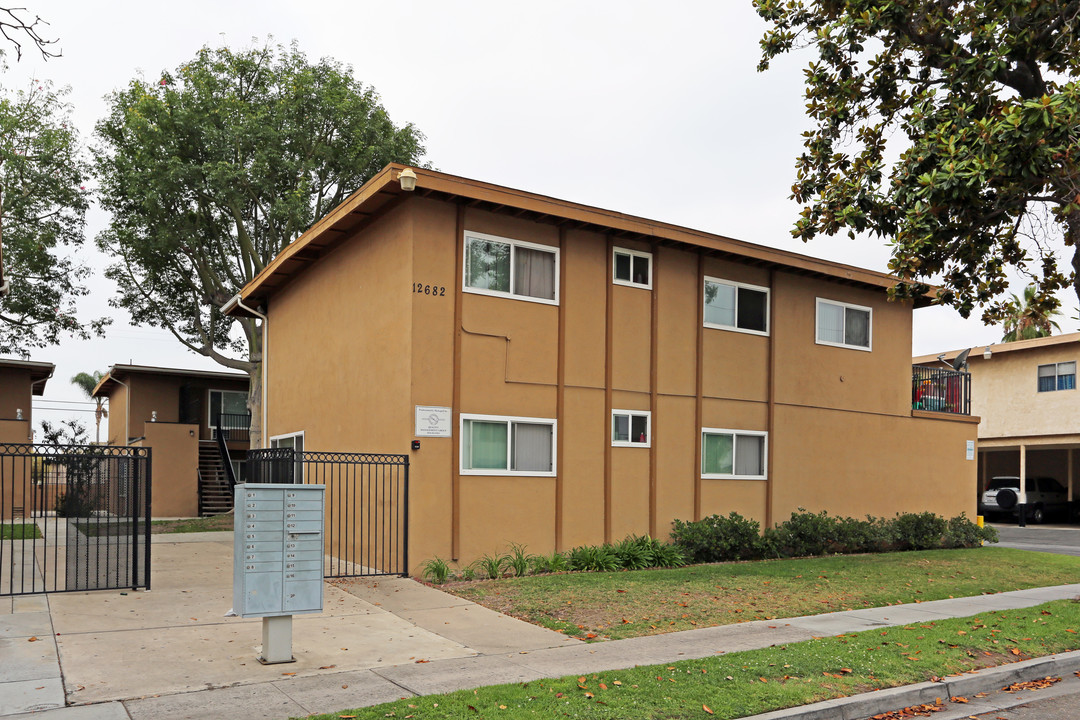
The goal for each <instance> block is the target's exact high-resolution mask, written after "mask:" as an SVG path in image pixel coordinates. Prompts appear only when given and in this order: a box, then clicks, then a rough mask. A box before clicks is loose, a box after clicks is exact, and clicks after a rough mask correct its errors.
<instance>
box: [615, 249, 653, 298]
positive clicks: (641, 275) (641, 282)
mask: <svg viewBox="0 0 1080 720" xmlns="http://www.w3.org/2000/svg"><path fill="white" fill-rule="evenodd" d="M613 252H614V258H613V260H614V263H613V264H614V265H615V270H614V272H615V277H613V278H612V282H614V283H615V284H616V285H629V286H630V287H639V288H644V289H646V290H648V289H650V288H652V253H647V252H642V251H640V250H627V249H626V248H619V247H617V248H615V250H614V251H613Z"/></svg>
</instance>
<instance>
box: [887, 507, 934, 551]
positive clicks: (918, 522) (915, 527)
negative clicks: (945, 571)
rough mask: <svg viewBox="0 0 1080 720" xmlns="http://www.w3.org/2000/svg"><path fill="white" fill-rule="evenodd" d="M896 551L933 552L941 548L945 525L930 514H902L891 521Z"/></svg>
mask: <svg viewBox="0 0 1080 720" xmlns="http://www.w3.org/2000/svg"><path fill="white" fill-rule="evenodd" d="M893 527H894V528H895V533H896V535H895V540H896V549H897V550H933V549H935V548H939V547H941V543H942V538H943V537H944V536H945V530H946V527H947V523H946V522H945V519H944V518H943V517H941V516H940V515H935V514H934V513H932V512H922V513H904V514H903V515H897V516H896V519H895V520H893Z"/></svg>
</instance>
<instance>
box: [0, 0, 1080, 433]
mask: <svg viewBox="0 0 1080 720" xmlns="http://www.w3.org/2000/svg"><path fill="white" fill-rule="evenodd" d="M24 4H26V5H28V6H29V8H30V11H31V12H35V13H37V14H39V15H41V16H42V18H43V19H45V20H47V21H48V22H49V23H50V26H49V28H46V34H51V35H52V36H53V37H57V38H59V40H60V43H59V44H60V47H61V49H62V51H63V57H61V58H57V59H53V60H50V61H48V62H47V63H45V62H42V61H40V60H39V59H37V58H36V57H34V56H33V54H32V51H28V52H26V53H24V56H23V60H22V62H20V63H15V62H14V58H13V57H10V58H9V64H10V65H11V69H10V70H9V72H8V74H7V76H6V77H5V78H4V79H3V82H4V85H6V86H8V87H13V86H16V85H18V84H19V83H22V82H25V81H26V79H27V78H29V77H30V76H32V75H33V76H36V77H38V78H49V79H52V80H53V81H55V82H56V83H57V84H58V85H70V86H71V88H72V95H71V101H72V103H73V104H74V106H75V121H76V124H77V126H78V127H79V128H80V131H81V133H82V135H83V138H84V139H87V140H88V139H90V136H91V132H92V129H93V125H94V123H95V122H96V120H97V119H98V118H100V117H102V116H103V115H104V113H105V107H106V106H105V103H104V100H103V98H104V96H105V94H106V93H108V92H110V91H112V90H114V89H117V88H120V87H122V86H124V85H125V84H126V83H127V82H128V81H129V80H130V79H131V78H133V77H135V76H137V75H138V74H140V73H143V74H145V75H146V76H147V77H150V78H153V77H156V76H157V74H158V73H160V72H161V71H162V70H165V69H169V70H172V69H175V68H176V67H177V66H178V65H180V64H181V63H183V62H184V61H186V60H188V59H190V58H191V57H192V56H193V55H194V54H195V53H196V51H197V50H198V49H199V48H200V47H201V46H203V45H210V46H217V45H220V44H222V43H226V44H228V45H230V46H232V47H246V46H248V45H249V44H251V43H252V42H253V40H254V42H259V43H261V42H264V41H265V38H266V36H267V35H272V36H273V37H274V39H275V41H279V42H282V43H288V42H290V41H291V40H293V39H295V40H297V41H298V42H299V45H300V48H301V49H302V50H304V51H305V52H306V53H307V54H308V56H309V57H311V58H312V59H315V58H318V57H322V56H330V57H334V58H336V59H338V60H341V61H342V62H345V63H348V64H351V65H352V67H353V71H354V73H355V75H356V77H357V78H359V79H360V80H361V81H363V82H364V83H366V84H369V85H372V86H374V87H375V88H376V90H377V91H378V92H379V93H380V94H381V96H382V100H383V103H384V105H385V107H386V109H387V111H388V112H389V114H390V117H391V118H392V119H393V120H394V121H395V122H396V123H398V124H403V123H405V122H412V123H415V124H416V126H417V127H418V128H419V129H420V130H421V131H422V132H423V133H424V134H425V135H427V149H428V159H429V160H430V161H431V162H432V164H433V165H434V167H435V168H437V169H439V170H442V171H445V172H449V173H453V174H456V175H462V176H465V177H471V178H476V179H479V180H484V181H488V182H493V183H498V184H501V185H507V186H510V187H514V188H520V189H523V190H528V191H531V192H537V193H543V194H546V195H551V196H555V197H558V198H564V199H567V200H573V201H576V202H582V203H586V204H589V205H595V206H598V207H602V208H608V209H612V210H619V211H623V212H629V213H633V214H635V215H640V216H644V217H648V218H654V219H657V220H662V221H665V222H672V223H676V224H679V225H684V226H687V227H691V228H697V229H701V230H706V231H709V232H715V233H719V234H723V235H727V236H730V237H735V238H739V239H742V240H747V241H751V242H755V243H760V244H762V245H770V246H773V247H780V248H784V249H788V250H794V251H796V252H801V253H805V254H808V255H813V256H816V257H822V258H827V259H830V260H836V261H840V262H845V263H850V264H853V265H859V266H863V267H867V268H872V269H875V270H884V269H885V268H886V263H887V261H888V249H887V248H886V247H885V246H884V245H883V244H882V243H881V242H880V241H877V240H873V239H866V240H859V241H850V240H847V239H846V238H843V239H840V238H835V239H833V238H825V239H818V240H814V241H812V242H811V243H809V244H804V243H802V242H801V241H796V240H793V239H791V237H790V228H791V226H792V224H793V222H794V219H795V217H796V215H797V211H798V207H797V206H796V205H795V204H794V203H793V202H792V201H790V200H788V195H789V194H790V188H791V183H792V180H793V178H794V170H793V168H794V158H795V156H796V155H797V154H798V152H799V150H800V148H801V142H800V133H801V132H802V131H803V130H804V129H805V128H806V127H807V126H808V123H807V121H806V119H805V117H804V114H803V98H802V67H803V65H804V64H805V60H806V58H805V57H803V58H794V57H788V58H783V59H781V60H780V61H779V62H775V63H774V64H773V69H771V70H770V71H769V72H767V73H764V74H759V73H758V72H756V70H755V67H756V64H757V61H758V57H759V51H758V46H757V41H758V39H759V38H760V36H761V34H762V33H763V31H764V29H765V24H764V23H763V22H762V21H761V20H760V19H759V18H758V17H757V15H756V14H755V13H754V11H753V8H752V5H751V1H750V0H734V1H728V2H722V3H720V2H715V0H701V1H697V0H695V1H692V2H691V1H685V2H674V3H664V4H660V3H655V2H639V1H637V0H619V1H617V2H613V1H608V0H604V1H598V0H592V1H590V2H588V3H582V2H580V1H578V2H568V1H565V0H546V1H545V2H543V3H509V2H505V0H502V1H484V2H479V1H473V0H470V1H469V2H462V3H447V2H435V1H433V0H431V1H414V2H410V1H409V0H398V1H397V2H392V3H387V2H378V3H376V2H369V1H365V0H351V1H350V2H337V1H333V0H307V1H306V2H295V0H294V1H292V2H286V1H284V0H267V1H260V2H257V3H256V2H227V1H223V0H217V1H215V2H207V1H205V0H189V1H188V2H184V3H156V2H146V0H112V1H111V2H108V3H88V2H85V0H80V1H78V2H75V1H74V0H50V1H49V2H40V1H38V2H34V1H33V0H31V1H30V2H27V3H24ZM105 220H106V218H105V217H104V215H103V214H102V213H101V212H99V211H94V212H92V213H91V215H90V217H89V221H90V222H89V226H88V228H87V232H88V237H89V238H92V237H93V236H94V235H95V234H96V233H97V231H98V230H99V229H100V228H101V227H102V226H103V224H104V222H105ZM84 252H85V253H86V256H87V259H88V260H89V261H90V262H91V263H92V264H93V265H94V266H95V267H99V268H100V267H104V265H105V259H104V258H101V257H99V256H98V255H97V253H96V251H94V250H93V248H92V243H89V242H88V247H87V248H86V250H84ZM91 287H92V294H91V296H90V297H89V298H88V299H87V300H86V301H85V302H83V303H81V306H82V308H83V311H84V313H85V316H86V317H91V316H96V315H101V314H114V315H115V316H116V321H115V322H114V324H113V325H112V327H111V329H110V330H109V331H108V334H107V337H106V338H105V339H95V340H92V341H89V342H76V341H69V342H66V343H64V344H63V345H61V346H59V347H55V348H49V349H46V350H43V351H40V352H36V353H35V354H34V355H33V359H35V360H43V361H49V362H53V363H55V364H56V366H57V368H56V374H55V377H54V378H53V380H51V381H50V382H49V384H48V386H47V389H46V398H41V399H38V400H37V401H36V403H35V413H34V416H35V423H36V422H37V421H38V420H39V419H41V418H52V419H59V418H63V417H72V416H78V417H81V418H82V419H84V420H86V421H88V425H89V426H90V427H91V435H92V434H93V429H92V426H93V415H92V414H88V413H86V412H80V413H72V412H59V413H54V412H49V411H45V410H44V408H45V407H65V408H68V409H74V408H80V409H82V410H86V409H88V408H89V407H90V406H89V405H81V406H80V405H77V404H71V401H78V400H82V399H83V398H82V397H81V396H80V393H79V391H78V390H77V389H76V388H75V387H74V386H72V385H70V384H69V382H68V379H69V378H70V377H71V376H72V375H74V374H75V373H77V372H80V371H92V370H103V371H104V370H106V369H107V368H108V367H109V366H110V365H112V364H114V363H127V362H134V363H136V364H147V365H163V366H170V367H187V368H202V369H223V368H220V366H218V365H216V364H214V363H213V362H212V361H210V360H207V359H205V358H202V357H200V356H197V355H195V354H193V353H190V352H188V351H187V350H185V349H184V348H183V347H182V346H180V345H179V344H178V343H177V342H176V341H175V340H173V339H172V338H171V336H169V335H168V333H165V332H162V331H157V330H151V329H143V328H132V327H130V326H129V325H127V323H126V322H125V320H126V317H125V316H124V315H123V314H120V313H118V312H117V311H114V310H111V309H110V308H109V307H108V299H109V297H110V296H111V295H112V293H113V288H112V286H111V283H109V282H108V281H106V280H104V278H101V277H100V276H99V277H96V278H95V279H94V280H93V282H92V285H91ZM1075 305H1076V303H1075V299H1074V300H1072V301H1071V302H1069V303H1068V304H1067V307H1066V310H1067V312H1066V315H1072V316H1075V315H1076V309H1075ZM1075 326H1076V321H1075V320H1066V321H1064V322H1063V323H1062V331H1064V332H1069V331H1073V330H1075V329H1076V327H1075ZM999 338H1000V331H999V330H998V329H996V328H987V327H984V326H983V325H982V323H981V322H980V321H979V320H978V319H972V320H969V321H963V320H962V319H961V318H960V317H959V316H958V315H957V314H956V313H955V312H953V311H951V310H947V309H942V308H932V309H926V310H920V311H917V312H916V313H915V327H914V343H913V348H912V351H913V353H914V354H924V353H930V352H938V351H941V350H945V349H952V348H957V347H967V346H971V345H985V344H987V343H990V342H993V341H995V340H998V339H999ZM103 434H104V433H103Z"/></svg>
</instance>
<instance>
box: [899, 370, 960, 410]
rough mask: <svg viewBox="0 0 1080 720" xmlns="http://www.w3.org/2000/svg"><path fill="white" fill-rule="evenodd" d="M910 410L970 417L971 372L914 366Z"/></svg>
mask: <svg viewBox="0 0 1080 720" xmlns="http://www.w3.org/2000/svg"><path fill="white" fill-rule="evenodd" d="M911 407H912V409H914V410H929V411H931V412H942V413H954V414H956V415H970V414H971V373H968V372H963V371H960V370H949V369H947V368H936V367H929V366H926V365H913V366H912V367H911Z"/></svg>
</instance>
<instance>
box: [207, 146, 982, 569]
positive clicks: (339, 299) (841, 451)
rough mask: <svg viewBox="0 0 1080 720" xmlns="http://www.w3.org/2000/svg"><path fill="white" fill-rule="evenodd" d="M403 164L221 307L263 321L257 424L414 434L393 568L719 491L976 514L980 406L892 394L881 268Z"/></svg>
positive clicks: (577, 529) (889, 511) (350, 446)
mask: <svg viewBox="0 0 1080 720" xmlns="http://www.w3.org/2000/svg"><path fill="white" fill-rule="evenodd" d="M403 170H405V168H403V167H402V166H398V165H391V166H388V167H386V168H385V169H384V170H383V171H381V172H380V173H379V174H378V175H377V176H376V177H374V178H373V179H372V180H371V181H369V182H368V183H367V184H366V185H364V187H362V188H361V189H360V190H358V191H357V192H356V193H355V194H353V195H352V196H351V197H350V198H349V199H348V200H346V201H345V202H344V203H343V204H342V205H341V206H339V207H338V208H336V209H335V210H334V211H333V212H332V213H330V214H329V215H328V216H327V217H325V218H323V219H321V220H319V221H318V222H317V223H316V224H315V225H314V226H313V227H312V228H311V229H310V230H309V231H308V232H306V233H305V234H304V235H303V236H302V237H300V238H299V239H298V240H297V241H295V242H293V243H292V244H291V245H289V246H288V247H287V248H285V249H284V250H283V251H282V252H281V253H280V254H279V255H278V257H277V258H276V259H275V260H274V261H273V262H272V263H271V264H270V265H269V266H268V267H267V268H266V269H265V270H264V271H263V272H262V273H261V274H260V275H259V276H258V277H256V278H255V280H254V281H253V282H251V283H250V284H248V285H247V286H246V287H245V288H244V289H243V290H242V292H241V294H240V295H239V296H238V298H234V300H233V301H232V302H230V303H229V304H228V305H227V306H226V311H227V312H229V313H232V314H246V313H248V312H249V309H254V310H258V309H259V308H261V312H263V313H265V314H266V315H267V317H268V321H267V326H266V336H267V346H266V348H267V349H266V358H267V362H266V363H265V368H266V373H267V376H266V378H267V379H266V388H267V399H268V402H267V409H266V413H267V424H266V427H267V433H266V435H267V437H268V438H270V439H273V438H275V437H301V436H302V437H303V443H304V446H305V448H306V449H307V450H309V451H327V452H370V453H400V454H408V455H409V457H410V461H411V470H410V473H411V474H410V482H411V486H410V494H409V502H410V505H409V509H410V517H409V526H408V527H409V538H408V540H409V547H410V551H409V557H410V560H411V565H412V567H413V568H416V567H418V566H419V565H420V564H421V563H423V562H424V561H425V560H427V559H429V558H431V557H433V556H436V555H438V556H440V557H442V558H446V559H454V560H457V561H460V562H463V563H467V562H470V561H472V560H474V559H475V558H477V557H479V556H480V555H482V554H484V553H490V552H500V551H502V550H504V549H505V548H506V547H507V545H508V544H509V543H521V544H524V545H526V546H527V547H528V550H529V551H530V552H534V553H541V552H550V551H551V550H554V549H568V548H571V547H574V546H576V545H580V544H583V543H599V542H603V541H618V540H621V539H622V538H623V537H625V536H626V535H628V534H631V533H650V534H652V535H654V536H656V537H661V538H665V537H667V536H668V533H669V531H670V528H671V523H672V521H673V520H675V519H684V520H690V519H697V518H701V517H703V516H706V515H711V514H713V513H721V514H727V513H730V512H733V511H734V512H739V513H741V514H743V515H744V516H747V517H750V518H754V519H756V520H758V521H760V522H761V523H762V524H763V525H772V524H774V523H776V522H780V521H782V520H785V519H787V518H788V517H789V516H790V514H791V513H792V512H793V511H795V510H797V509H798V508H806V509H809V510H813V511H818V510H828V511H829V512H830V513H833V514H837V515H850V516H855V517H862V516H865V515H866V514H873V515H877V516H892V515H893V514H894V513H897V512H902V511H924V510H931V511H934V512H937V513H940V514H942V515H946V516H954V515H959V514H960V513H961V512H966V513H968V515H973V514H974V509H975V463H974V461H973V460H968V459H967V455H966V449H967V447H968V443H969V442H973V441H974V439H975V423H976V422H977V419H973V418H971V417H969V416H967V415H961V414H956V413H944V412H931V411H925V410H915V409H913V408H912V405H911V398H910V389H911V382H912V368H911V362H910V358H911V351H910V348H911V332H912V311H913V304H912V303H911V302H890V301H889V299H888V297H887V293H886V291H887V288H889V287H891V286H893V285H894V284H895V283H896V279H895V278H893V277H891V276H888V275H885V274H883V273H877V272H873V271H869V270H864V269H861V268H856V267H852V266H849V265H843V264H839V263H834V262H828V261H824V260H819V259H816V258H812V257H808V256H805V255H799V254H795V253H790V252H784V251H780V250H775V249H772V248H768V247H763V246H760V245H754V244H751V243H746V242H741V241H738V240H733V239H731V238H726V237H723V236H719V235H712V234H709V233H704V232H700V231H695V230H689V229H686V228H682V227H678V226H674V225H670V224H666V223H662V222H658V221H654V220H648V219H644V218H640V217H635V216H631V215H626V214H622V213H617V212H612V211H608V210H601V209H598V208H594V207H589V206H586V205H581V204H577V203H573V202H567V201H563V200H557V199H553V198H549V197H544V196H540V195H535V194H531V193H527V192H522V191H519V190H514V189H510V188H506V187H500V186H497V185H492V184H490V183H483V182H478V181H474V180H469V179H465V178H460V177H455V176H452V175H447V174H444V173H440V172H435V171H431V170H425V169H415V170H414V172H415V175H416V176H417V181H416V188H415V190H412V191H409V190H407V189H404V188H403V186H402V183H401V182H399V174H400V173H401V172H402V171H403ZM929 302H930V299H929V298H918V299H917V300H916V301H915V303H914V306H918V307H921V306H924V305H927V304H929ZM246 308H247V309H246ZM427 407H431V408H435V409H436V410H442V411H443V412H445V413H446V414H447V416H448V422H447V423H446V425H445V436H442V437H419V436H418V435H419V434H421V433H420V431H419V429H418V422H420V418H419V417H418V416H419V415H420V414H421V413H418V412H417V410H418V408H427ZM414 440H419V441H420V447H419V449H415V450H410V443H411V442H412V441H414ZM334 497H335V496H334V493H333V488H328V491H327V502H328V503H330V502H335V501H334V500H333V498H334Z"/></svg>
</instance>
